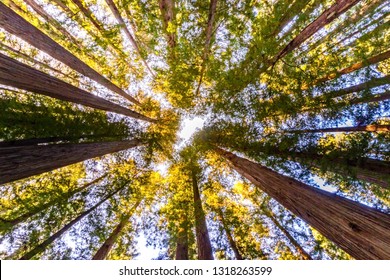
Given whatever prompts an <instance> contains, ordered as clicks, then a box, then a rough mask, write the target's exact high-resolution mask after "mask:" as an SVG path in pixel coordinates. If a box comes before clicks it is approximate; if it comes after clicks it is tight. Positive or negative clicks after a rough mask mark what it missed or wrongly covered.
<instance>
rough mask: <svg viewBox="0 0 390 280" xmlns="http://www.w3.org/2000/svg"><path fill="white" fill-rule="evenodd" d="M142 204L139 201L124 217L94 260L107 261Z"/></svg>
mask: <svg viewBox="0 0 390 280" xmlns="http://www.w3.org/2000/svg"><path fill="white" fill-rule="evenodd" d="M140 204H141V200H138V201H137V202H136V204H135V205H134V206H133V207H132V208H131V209H130V211H129V213H128V214H126V215H124V216H123V217H122V219H121V220H120V222H119V224H118V225H117V226H116V228H115V229H114V230H113V231H112V233H111V234H110V236H109V237H108V238H107V240H106V241H105V242H104V243H103V244H102V246H101V247H100V248H99V250H98V251H97V252H96V254H95V255H94V256H93V258H92V259H93V260H105V259H106V258H107V256H108V254H109V253H110V251H111V249H112V247H113V246H114V244H115V242H116V240H117V239H118V237H119V236H120V235H121V234H122V231H123V229H124V228H125V227H126V226H127V225H128V224H129V222H130V218H131V216H132V215H133V213H134V211H135V210H136V209H137V207H138V206H139V205H140Z"/></svg>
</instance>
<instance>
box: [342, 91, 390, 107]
mask: <svg viewBox="0 0 390 280" xmlns="http://www.w3.org/2000/svg"><path fill="white" fill-rule="evenodd" d="M389 99H390V91H385V92H384V93H382V94H374V95H371V96H367V97H361V98H356V99H352V100H351V101H350V102H349V104H351V105H353V104H361V103H371V102H380V101H386V100H389Z"/></svg>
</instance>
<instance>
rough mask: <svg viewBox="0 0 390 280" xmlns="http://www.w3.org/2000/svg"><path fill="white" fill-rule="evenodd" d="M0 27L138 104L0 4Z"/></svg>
mask: <svg viewBox="0 0 390 280" xmlns="http://www.w3.org/2000/svg"><path fill="white" fill-rule="evenodd" d="M0 26H1V27H2V28H4V29H5V30H6V31H7V32H9V33H11V34H14V35H15V36H18V37H19V38H21V39H22V40H24V41H26V42H27V43H29V44H31V45H32V46H34V47H36V48H38V49H40V50H41V51H43V52H45V53H47V54H48V55H50V56H52V57H54V58H55V59H57V60H59V61H61V62H62V63H64V64H65V65H67V66H69V67H70V68H72V69H74V70H76V71H77V72H79V73H81V74H83V75H85V76H87V77H89V78H91V79H92V80H94V81H96V82H97V83H99V84H101V85H103V86H105V87H107V88H108V89H110V90H112V91H113V92H115V93H117V94H119V95H120V96H122V97H124V98H126V99H127V100H129V101H131V102H133V103H135V104H140V103H139V102H138V101H137V100H136V99H134V98H133V97H131V96H130V95H128V94H127V93H126V92H125V91H123V90H122V89H121V88H119V87H118V86H116V85H115V84H113V83H112V82H110V81H109V80H107V79H106V78H105V77H103V76H102V75H100V74H99V73H98V72H96V71H95V70H93V69H92V68H91V67H89V66H88V65H87V64H85V63H84V62H82V61H81V60H80V59H78V58H77V57H76V56H74V55H73V54H71V53H70V52H69V51H67V50H66V49H65V48H63V47H62V46H60V45H59V44H57V43H56V42H55V41H53V40H52V39H51V38H50V37H49V36H47V35H45V34H44V33H43V32H41V31H40V30H39V29H37V28H36V27H34V26H33V25H31V24H30V23H29V22H28V21H26V20H25V19H23V18H22V17H21V16H19V15H18V14H17V13H15V12H14V11H13V10H11V9H10V8H8V7H7V6H6V5H4V4H3V3H1V2H0Z"/></svg>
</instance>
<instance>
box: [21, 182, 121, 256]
mask: <svg viewBox="0 0 390 280" xmlns="http://www.w3.org/2000/svg"><path fill="white" fill-rule="evenodd" d="M125 186H126V184H124V185H123V186H122V187H121V188H119V189H117V190H116V191H114V192H112V193H111V194H109V195H107V196H105V197H104V198H103V199H102V200H101V201H100V202H98V203H97V204H96V205H95V206H93V207H92V208H90V209H89V210H87V211H84V212H82V213H81V214H80V215H79V216H78V217H77V218H75V219H73V220H72V221H71V222H69V223H68V224H66V225H65V226H64V227H63V228H61V229H60V230H59V231H57V232H56V233H54V234H53V235H51V236H50V237H49V238H48V239H46V240H45V241H43V242H42V243H41V244H39V245H38V246H37V247H35V248H34V249H32V250H31V251H29V252H27V253H26V254H24V255H23V256H22V257H21V258H20V259H21V260H29V259H31V258H32V257H34V256H35V255H36V254H39V253H41V252H43V251H44V250H45V249H46V248H47V246H49V245H50V244H52V243H53V242H54V241H55V240H56V239H57V238H59V237H61V236H62V235H63V234H64V233H65V232H67V231H68V230H69V229H70V228H71V227H72V226H74V225H75V224H76V223H77V222H79V221H80V220H81V219H82V218H84V217H85V216H87V215H88V214H90V213H91V212H92V211H94V210H95V209H96V208H98V207H99V206H100V205H101V204H103V203H104V202H105V201H107V200H108V199H109V198H111V197H112V196H113V195H114V194H116V193H117V192H119V191H120V190H121V189H123V188H124V187H125Z"/></svg>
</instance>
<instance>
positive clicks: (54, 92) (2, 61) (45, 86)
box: [0, 54, 153, 122]
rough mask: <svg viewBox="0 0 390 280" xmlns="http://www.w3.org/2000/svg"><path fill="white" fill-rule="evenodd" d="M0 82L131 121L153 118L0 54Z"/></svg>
mask: <svg viewBox="0 0 390 280" xmlns="http://www.w3.org/2000/svg"><path fill="white" fill-rule="evenodd" d="M0 83H1V84H4V85H7V86H13V87H16V88H19V89H24V90H27V91H31V92H35V93H39V94H44V95H47V96H50V97H53V98H57V99H60V100H64V101H70V102H73V103H77V104H80V105H84V106H88V107H91V108H95V109H100V110H105V111H111V112H115V113H118V114H122V115H125V116H129V117H132V118H136V119H140V120H144V121H152V122H153V120H152V119H150V118H148V117H146V116H144V115H141V114H139V113H137V112H134V111H132V110H130V109H127V108H124V107H122V106H120V105H117V104H115V103H112V102H110V101H107V100H105V99H103V98H101V97H98V96H95V95H93V94H91V93H89V92H87V91H85V90H82V89H79V88H77V87H75V86H73V85H71V84H68V83H66V82H64V81H62V80H60V79H57V78H55V77H52V76H50V75H48V74H46V73H43V72H41V71H38V70H36V69H34V68H32V67H30V66H27V65H25V64H23V63H21V62H19V61H17V60H15V59H12V58H9V57H7V56H5V55H3V54H0Z"/></svg>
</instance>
